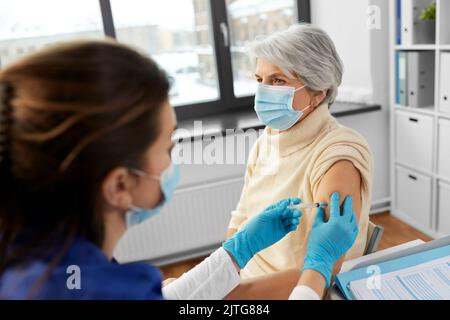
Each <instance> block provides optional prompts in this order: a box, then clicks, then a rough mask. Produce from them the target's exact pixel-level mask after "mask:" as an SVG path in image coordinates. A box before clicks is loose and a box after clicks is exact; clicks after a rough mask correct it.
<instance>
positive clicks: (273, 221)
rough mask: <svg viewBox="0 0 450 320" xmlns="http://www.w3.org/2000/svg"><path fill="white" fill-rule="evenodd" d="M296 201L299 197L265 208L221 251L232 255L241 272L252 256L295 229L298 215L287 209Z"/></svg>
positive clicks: (294, 210)
mask: <svg viewBox="0 0 450 320" xmlns="http://www.w3.org/2000/svg"><path fill="white" fill-rule="evenodd" d="M300 202H301V200H300V199H299V198H289V199H284V200H282V201H280V202H278V203H276V204H274V205H271V206H269V207H268V208H266V209H265V210H264V211H263V212H261V213H260V214H258V215H257V216H255V217H253V218H252V219H250V221H249V222H248V223H247V224H246V225H245V226H244V227H243V228H242V229H241V230H239V231H238V232H237V233H236V234H235V235H234V236H233V237H231V238H230V239H228V240H227V241H226V242H225V243H224V244H223V248H224V249H225V250H226V251H228V253H230V254H231V255H232V257H233V258H234V259H235V261H236V262H237V264H238V266H239V267H240V268H241V269H242V268H244V267H245V265H246V264H247V263H248V261H249V260H250V259H251V258H252V257H253V256H254V255H255V254H256V253H258V252H259V251H261V250H263V249H265V248H267V247H269V246H271V245H273V244H274V243H276V242H278V241H280V240H281V239H283V238H284V237H285V236H286V235H287V234H288V233H289V232H291V231H294V230H296V229H297V227H298V225H299V224H300V217H301V215H302V213H301V212H300V211H299V210H298V209H295V208H290V204H291V203H292V204H300Z"/></svg>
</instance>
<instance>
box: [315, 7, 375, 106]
mask: <svg viewBox="0 0 450 320" xmlns="http://www.w3.org/2000/svg"><path fill="white" fill-rule="evenodd" d="M368 6H369V0H338V1H336V0H313V1H311V19H312V23H313V24H314V25H316V26H318V27H320V28H322V29H324V30H325V31H326V32H327V33H328V34H329V35H330V37H331V38H332V39H333V41H334V43H335V45H336V49H337V51H338V53H339V55H340V57H341V59H342V61H343V63H344V68H345V73H344V77H343V81H342V85H341V87H340V90H339V96H338V100H341V101H355V102H370V101H371V100H372V95H373V90H372V70H371V68H369V65H368V61H370V60H371V43H370V31H369V30H368V28H367V27H366V21H367V19H366V17H367V15H366V10H367V8H368Z"/></svg>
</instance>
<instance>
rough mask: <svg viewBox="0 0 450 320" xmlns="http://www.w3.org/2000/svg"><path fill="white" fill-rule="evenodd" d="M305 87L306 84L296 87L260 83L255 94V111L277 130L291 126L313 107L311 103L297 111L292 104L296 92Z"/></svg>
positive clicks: (270, 126) (269, 125)
mask: <svg viewBox="0 0 450 320" xmlns="http://www.w3.org/2000/svg"><path fill="white" fill-rule="evenodd" d="M304 88H306V86H303V87H301V88H298V89H295V88H292V87H284V86H283V87H282V86H268V85H264V84H261V83H260V84H259V85H258V89H257V90H256V96H255V111H256V114H257V115H258V118H259V120H261V122H262V123H264V124H265V125H266V126H268V127H269V128H272V129H275V130H287V129H289V128H291V127H292V126H293V125H295V124H296V123H297V122H298V121H299V120H300V118H301V117H303V115H304V112H305V111H306V110H308V109H309V108H311V105H309V106H307V107H306V108H304V109H303V110H301V111H297V110H294V108H293V106H292V104H293V102H294V96H295V93H296V92H297V91H300V90H303V89H304Z"/></svg>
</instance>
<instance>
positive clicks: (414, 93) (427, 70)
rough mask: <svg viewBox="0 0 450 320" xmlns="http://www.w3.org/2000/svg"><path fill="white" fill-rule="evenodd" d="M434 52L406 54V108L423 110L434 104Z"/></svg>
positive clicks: (410, 52) (411, 52)
mask: <svg viewBox="0 0 450 320" xmlns="http://www.w3.org/2000/svg"><path fill="white" fill-rule="evenodd" d="M434 60H435V53H434V51H430V52H428V51H409V52H408V67H407V68H408V71H407V78H408V84H407V88H408V93H409V95H408V106H410V107H413V108H423V107H429V106H433V104H434V69H435V68H434Z"/></svg>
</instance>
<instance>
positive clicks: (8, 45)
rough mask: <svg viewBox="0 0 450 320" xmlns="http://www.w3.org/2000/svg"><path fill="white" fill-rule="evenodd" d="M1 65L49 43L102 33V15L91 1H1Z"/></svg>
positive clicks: (93, 36)
mask: <svg viewBox="0 0 450 320" xmlns="http://www.w3.org/2000/svg"><path fill="white" fill-rule="evenodd" d="M0 8H1V10H0V63H1V65H2V66H4V65H6V64H8V63H10V62H12V61H13V60H15V59H17V58H19V57H21V56H23V55H26V54H28V53H30V52H33V51H36V50H38V49H40V48H42V47H45V46H47V45H49V44H54V43H57V42H60V41H64V40H69V39H74V38H98V37H102V36H103V26H102V16H101V13H100V6H99V3H98V2H97V1H92V0H76V1H75V0H70V1H69V0H65V1H60V0H39V1H29V0H0Z"/></svg>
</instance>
